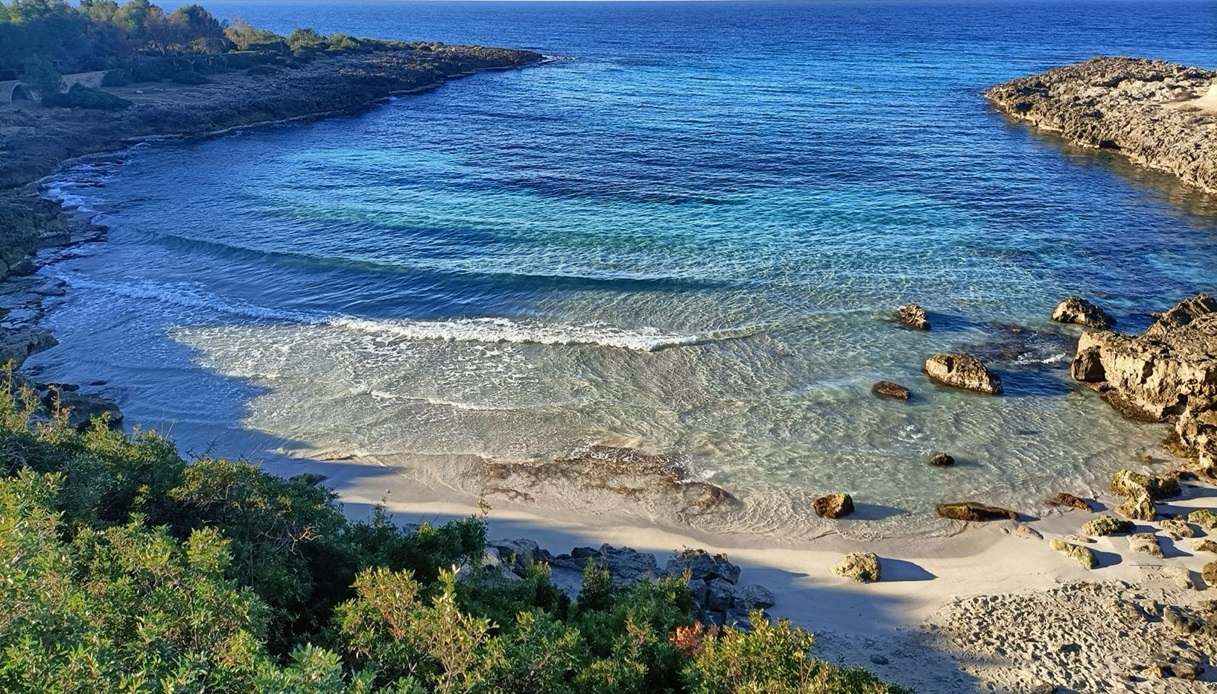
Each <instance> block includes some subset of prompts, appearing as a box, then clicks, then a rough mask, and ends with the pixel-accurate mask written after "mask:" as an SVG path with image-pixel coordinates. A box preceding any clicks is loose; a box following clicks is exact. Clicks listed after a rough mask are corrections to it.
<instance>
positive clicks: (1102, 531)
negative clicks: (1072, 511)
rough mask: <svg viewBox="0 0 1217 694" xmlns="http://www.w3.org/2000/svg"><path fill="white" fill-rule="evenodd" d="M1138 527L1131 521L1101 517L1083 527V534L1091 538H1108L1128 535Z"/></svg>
mask: <svg viewBox="0 0 1217 694" xmlns="http://www.w3.org/2000/svg"><path fill="white" fill-rule="evenodd" d="M1135 529H1136V526H1134V525H1133V524H1132V522H1130V521H1126V520H1121V519H1119V518H1115V517H1113V516H1099V517H1098V518H1095V519H1094V520H1092V521H1089V522H1088V523H1086V525H1083V526H1082V534H1083V535H1087V536H1090V537H1108V536H1110V535H1128V534H1129V533H1131V532H1132V531H1133V530H1135Z"/></svg>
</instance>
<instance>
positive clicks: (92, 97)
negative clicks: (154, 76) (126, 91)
mask: <svg viewBox="0 0 1217 694" xmlns="http://www.w3.org/2000/svg"><path fill="white" fill-rule="evenodd" d="M42 103H43V105H45V106H58V107H61V108H89V109H96V110H99V111H118V110H121V109H124V108H127V107H128V106H130V105H131V102H130V101H128V100H127V99H124V98H122V97H121V96H115V95H113V94H111V93H110V92H107V91H104V90H101V89H93V88H92V87H86V86H84V85H83V84H74V85H72V88H71V89H69V90H68V91H66V92H63V93H60V94H51V95H49V96H43V97H42Z"/></svg>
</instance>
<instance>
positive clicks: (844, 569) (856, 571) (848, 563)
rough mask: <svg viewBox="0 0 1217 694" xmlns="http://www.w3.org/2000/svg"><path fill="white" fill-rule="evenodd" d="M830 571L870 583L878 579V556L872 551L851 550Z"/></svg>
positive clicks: (860, 581)
mask: <svg viewBox="0 0 1217 694" xmlns="http://www.w3.org/2000/svg"><path fill="white" fill-rule="evenodd" d="M832 572H833V573H834V574H836V575H838V576H842V577H845V578H848V579H851V580H854V581H857V582H859V583H872V582H874V581H878V580H879V557H878V556H877V555H875V554H874V553H873V552H853V553H851V554H847V555H845V558H844V559H842V560H841V563H839V564H837V565H836V566H834V567H832Z"/></svg>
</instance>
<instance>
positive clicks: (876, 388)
mask: <svg viewBox="0 0 1217 694" xmlns="http://www.w3.org/2000/svg"><path fill="white" fill-rule="evenodd" d="M870 392H871V393H874V394H875V395H876V396H878V397H881V398H891V399H893V400H908V399H909V398H910V397H912V396H913V393H912V391H910V390H909V389H908V388H905V387H904V386H902V385H900V384H899V383H893V382H892V381H879V382H878V383H876V384H875V385H873V386H871V388H870Z"/></svg>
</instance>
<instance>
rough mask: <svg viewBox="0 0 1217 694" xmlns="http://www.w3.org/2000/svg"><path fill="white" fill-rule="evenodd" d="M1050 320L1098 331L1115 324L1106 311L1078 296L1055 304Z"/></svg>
mask: <svg viewBox="0 0 1217 694" xmlns="http://www.w3.org/2000/svg"><path fill="white" fill-rule="evenodd" d="M1052 320H1054V321H1056V322H1058V323H1073V324H1074V325H1082V326H1085V327H1087V328H1098V329H1100V330H1108V329H1110V328H1111V327H1112V326H1114V325H1115V324H1116V321H1115V319H1113V318H1112V317H1111V316H1109V315H1108V314H1107V312H1106V311H1104V310H1103V309H1101V308H1099V307H1098V306H1096V305H1094V304H1092V303H1090V302H1089V301H1087V300H1085V299H1083V298H1081V297H1078V296H1071V297H1069V298H1067V299H1065V300H1064V301H1062V302H1061V303H1059V304H1057V306H1056V308H1055V309H1054V310H1053V311H1052Z"/></svg>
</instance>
